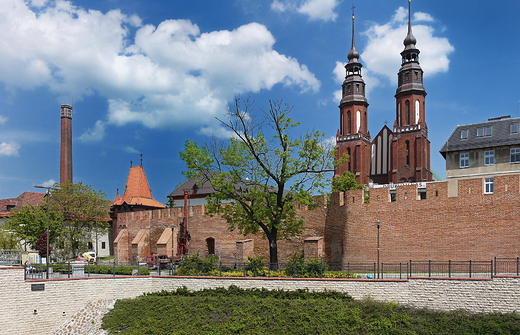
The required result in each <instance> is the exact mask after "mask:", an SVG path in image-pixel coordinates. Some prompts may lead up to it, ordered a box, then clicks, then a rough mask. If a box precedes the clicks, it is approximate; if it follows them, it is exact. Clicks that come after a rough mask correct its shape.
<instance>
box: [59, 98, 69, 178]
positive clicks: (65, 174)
mask: <svg viewBox="0 0 520 335" xmlns="http://www.w3.org/2000/svg"><path fill="white" fill-rule="evenodd" d="M68 181H72V106H71V105H61V152H60V184H64V183H66V182H68Z"/></svg>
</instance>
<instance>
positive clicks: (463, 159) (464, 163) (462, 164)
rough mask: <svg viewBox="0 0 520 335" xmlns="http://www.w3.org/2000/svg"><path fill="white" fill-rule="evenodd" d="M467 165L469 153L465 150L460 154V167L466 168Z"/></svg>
mask: <svg viewBox="0 0 520 335" xmlns="http://www.w3.org/2000/svg"><path fill="white" fill-rule="evenodd" d="M467 167H469V153H467V152H465V153H463V154H460V168H461V169H462V168H467Z"/></svg>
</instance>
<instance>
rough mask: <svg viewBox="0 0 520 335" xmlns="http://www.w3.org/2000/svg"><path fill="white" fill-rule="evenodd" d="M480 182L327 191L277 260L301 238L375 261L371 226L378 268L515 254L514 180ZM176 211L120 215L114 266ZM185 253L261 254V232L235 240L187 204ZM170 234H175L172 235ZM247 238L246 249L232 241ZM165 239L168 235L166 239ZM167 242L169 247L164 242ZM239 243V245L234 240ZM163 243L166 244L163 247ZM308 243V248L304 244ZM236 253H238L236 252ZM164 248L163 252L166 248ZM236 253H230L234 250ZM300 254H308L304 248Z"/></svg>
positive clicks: (333, 253)
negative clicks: (422, 195)
mask: <svg viewBox="0 0 520 335" xmlns="http://www.w3.org/2000/svg"><path fill="white" fill-rule="evenodd" d="M483 189H484V186H483V180H482V178H478V179H467V180H460V181H459V182H458V196H457V197H449V196H448V183H447V182H433V183H427V184H426V199H422V200H420V199H419V195H418V190H417V186H416V185H401V186H397V187H396V201H395V202H392V201H391V200H390V191H389V189H388V188H371V189H370V203H368V204H365V203H364V191H363V190H354V191H348V192H345V193H337V194H333V195H332V196H331V199H330V204H329V207H328V208H327V207H326V206H325V205H324V206H322V207H319V208H317V209H314V210H307V209H306V208H304V207H302V208H299V209H298V215H299V216H302V217H305V222H306V229H305V231H304V233H303V234H302V235H301V236H299V237H297V238H294V239H292V240H291V241H287V240H280V241H278V253H279V260H280V262H286V261H287V260H288V259H289V257H291V256H292V255H294V254H295V253H298V252H302V251H303V250H304V241H305V240H306V239H307V241H309V239H310V240H312V239H315V238H323V243H316V244H314V245H316V246H318V247H319V248H322V249H323V250H319V251H314V250H313V251H312V253H313V254H320V253H321V254H322V255H323V258H324V260H325V261H326V262H329V263H340V262H343V263H347V262H350V263H359V262H363V263H365V262H376V260H377V235H378V230H377V227H376V223H375V222H376V221H377V220H379V221H380V222H381V226H380V230H379V240H380V260H381V262H383V263H399V262H403V263H406V262H408V261H409V260H442V261H447V260H476V261H490V260H492V259H493V258H494V257H517V256H519V255H520V245H519V242H518V241H520V229H518V228H517V226H516V225H515V222H516V221H517V218H518V217H520V207H519V206H518V205H519V203H520V175H509V176H497V177H495V190H494V194H483ZM182 210H183V209H182V208H173V209H162V210H154V211H142V212H133V213H122V214H119V216H118V225H120V226H121V225H123V226H126V227H127V228H126V229H125V230H126V232H125V234H126V235H125V234H121V238H123V239H125V240H126V241H128V243H130V245H127V246H126V247H124V244H123V243H120V241H119V242H118V245H121V246H122V247H121V248H119V247H118V248H116V257H117V260H118V261H135V256H136V255H137V248H134V249H133V250H132V247H131V242H132V240H134V239H135V237H136V236H137V235H138V234H139V232H140V231H141V232H142V230H143V229H147V230H149V231H151V232H152V234H149V235H146V236H147V237H146V238H144V240H145V242H146V241H147V240H148V241H150V243H151V247H150V246H148V245H147V246H145V247H142V248H141V249H140V251H139V255H140V257H141V259H143V257H145V256H146V254H147V253H149V252H150V251H153V252H157V247H156V244H157V240H158V239H159V237H160V236H161V233H163V234H164V235H163V237H166V238H167V237H168V236H169V235H168V234H167V233H164V232H165V230H166V231H169V229H170V228H169V227H171V224H175V225H177V227H179V223H180V222H181V220H182V217H183V213H182ZM189 220H190V221H189V222H190V223H189V231H190V233H191V242H190V245H189V247H190V253H193V252H196V251H197V250H200V251H201V255H202V256H205V255H206V254H207V252H208V246H207V242H206V241H207V239H208V238H213V239H214V240H215V254H217V255H219V256H220V257H221V259H222V261H223V262H235V261H237V262H242V261H243V260H246V259H247V256H250V255H264V256H266V257H267V258H266V260H267V259H268V255H269V248H268V243H267V240H266V239H265V238H264V237H263V233H259V234H256V235H248V236H242V235H240V234H239V233H238V232H236V231H233V232H230V231H229V230H228V225H227V223H226V222H225V221H224V220H222V219H220V218H219V217H210V216H208V215H205V213H204V206H193V207H190V218H189ZM177 233H178V232H176V234H177ZM246 239H251V240H252V241H251V242H250V243H251V244H250V245H248V248H247V250H248V251H247V252H245V249H243V248H242V246H241V245H238V246H237V242H239V241H244V240H246ZM170 241H171V238H170ZM170 243H171V242H170ZM239 244H240V243H239ZM170 245H171V244H170ZM309 246H310V244H309ZM237 248H238V249H237ZM170 250H171V247H170ZM237 250H238V253H237ZM308 251H309V252H308V253H310V250H309V249H308Z"/></svg>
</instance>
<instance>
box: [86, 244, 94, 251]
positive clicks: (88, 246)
mask: <svg viewBox="0 0 520 335" xmlns="http://www.w3.org/2000/svg"><path fill="white" fill-rule="evenodd" d="M87 249H88V250H91V249H94V246H93V245H92V242H87Z"/></svg>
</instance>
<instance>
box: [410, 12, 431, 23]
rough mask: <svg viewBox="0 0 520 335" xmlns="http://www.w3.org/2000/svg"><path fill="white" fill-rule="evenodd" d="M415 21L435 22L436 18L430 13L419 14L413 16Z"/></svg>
mask: <svg viewBox="0 0 520 335" xmlns="http://www.w3.org/2000/svg"><path fill="white" fill-rule="evenodd" d="M413 20H414V21H427V22H434V21H435V20H434V18H433V17H432V16H431V15H430V14H428V13H422V12H417V13H414V14H413Z"/></svg>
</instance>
